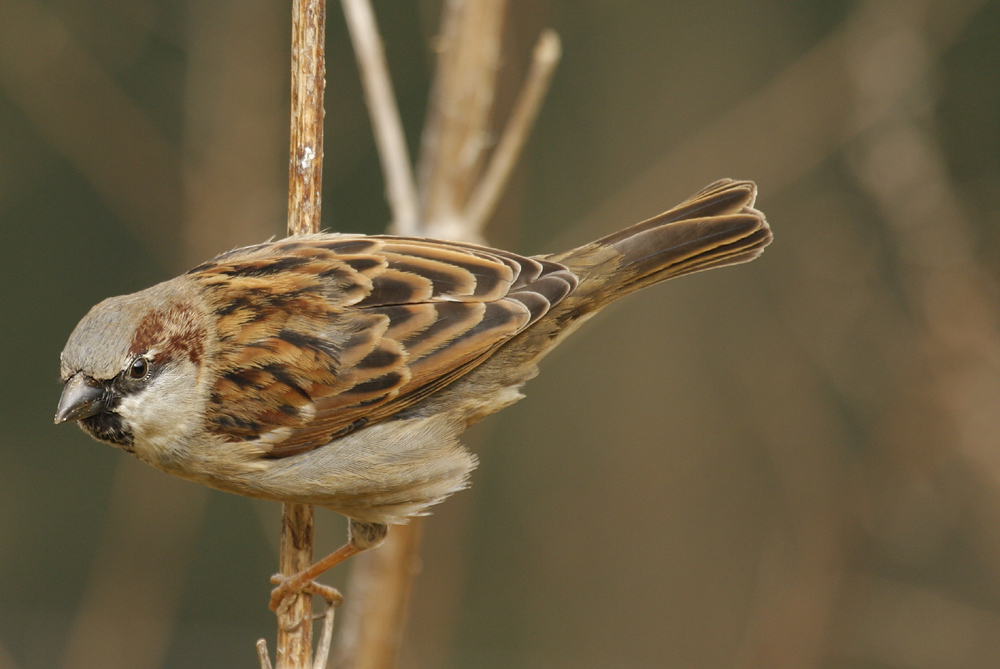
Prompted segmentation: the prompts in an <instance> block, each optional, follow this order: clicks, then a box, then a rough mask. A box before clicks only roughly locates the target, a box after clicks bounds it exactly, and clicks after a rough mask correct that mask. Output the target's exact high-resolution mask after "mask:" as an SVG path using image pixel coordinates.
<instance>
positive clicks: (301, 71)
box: [288, 0, 326, 235]
mask: <svg viewBox="0 0 1000 669" xmlns="http://www.w3.org/2000/svg"><path fill="white" fill-rule="evenodd" d="M325 30H326V0H295V1H294V3H293V5H292V137H291V146H290V150H289V154H288V159H289V165H288V234H290V235H305V234H310V233H313V232H319V229H320V224H319V216H320V209H321V206H322V195H321V188H322V182H323V113H324V112H323V89H324V88H325V87H326V58H325V52H324V46H323V40H324V34H325Z"/></svg>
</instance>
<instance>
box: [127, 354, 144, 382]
mask: <svg viewBox="0 0 1000 669" xmlns="http://www.w3.org/2000/svg"><path fill="white" fill-rule="evenodd" d="M148 373H149V361H148V360H147V359H146V357H145V356H142V355H140V356H139V357H138V358H136V359H135V360H133V361H132V364H131V365H130V366H129V368H128V375H129V378H132V379H144V378H146V374H148Z"/></svg>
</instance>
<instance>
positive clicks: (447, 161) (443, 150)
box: [417, 0, 507, 241]
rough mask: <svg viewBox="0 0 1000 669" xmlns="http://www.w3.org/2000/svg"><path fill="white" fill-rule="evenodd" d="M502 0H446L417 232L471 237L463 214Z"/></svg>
mask: <svg viewBox="0 0 1000 669" xmlns="http://www.w3.org/2000/svg"><path fill="white" fill-rule="evenodd" d="M506 9H507V2H506V0H480V1H478V2H468V1H465V0H448V3H447V4H446V6H445V16H444V19H443V26H444V27H443V30H442V34H441V38H440V44H439V47H438V49H439V54H438V68H437V74H436V77H435V80H434V87H433V90H432V91H431V102H430V113H429V119H428V121H427V127H426V129H425V130H424V134H423V137H422V139H421V155H420V164H419V167H418V170H417V179H418V186H419V189H420V197H421V206H422V214H423V216H422V221H423V224H424V226H425V227H424V229H423V230H422V231H421V234H423V235H425V236H428V237H438V238H442V239H460V240H464V241H476V240H477V239H478V237H477V236H476V234H475V232H474V231H473V230H471V229H470V227H469V226H468V225H467V224H466V222H465V221H463V220H461V214H462V213H463V212H464V210H465V207H466V203H467V202H468V200H469V195H470V193H472V191H473V188H474V185H475V183H476V181H477V180H478V178H479V172H480V168H481V166H482V161H483V155H484V152H485V149H486V148H487V147H488V146H489V145H490V143H491V138H490V132H489V122H490V113H491V112H492V110H493V100H494V97H495V92H496V91H495V88H496V87H495V80H496V72H497V69H498V67H499V65H500V46H501V36H502V34H503V26H504V15H505V13H506Z"/></svg>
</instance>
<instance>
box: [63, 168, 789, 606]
mask: <svg viewBox="0 0 1000 669" xmlns="http://www.w3.org/2000/svg"><path fill="white" fill-rule="evenodd" d="M755 195H756V191H755V187H754V185H753V184H752V183H750V182H738V181H730V180H723V181H719V182H716V183H714V184H712V185H711V186H709V187H708V188H706V189H705V190H703V191H701V192H700V193H698V194H697V195H695V196H693V197H692V198H691V199H689V200H688V201H686V202H685V203H683V204H682V205H680V206H678V207H676V208H675V209H672V210H671V211H668V212H666V213H665V214H661V215H660V216H657V217H655V218H652V219H650V220H648V221H645V222H643V223H639V224H637V225H634V226H632V227H630V228H627V229H625V230H623V231H621V232H617V233H615V234H612V235H609V236H607V237H604V238H603V239H600V240H598V241H596V242H592V243H590V244H587V245H585V246H582V247H580V248H576V249H573V250H571V251H567V252H565V253H559V254H553V255H547V256H536V257H533V258H528V257H524V256H519V255H516V254H513V253H508V252H505V251H498V250H495V249H488V248H483V247H479V246H475V245H471V244H461V243H455V242H443V241H434V240H425V239H411V238H401V237H390V236H360V235H336V234H319V235H309V236H303V237H293V238H288V239H284V240H280V241H276V242H269V243H265V244H260V245H257V246H250V247H246V248H242V249H236V250H234V251H230V252H228V253H224V254H222V255H220V256H218V257H216V258H214V259H212V260H210V261H208V262H206V263H204V264H202V265H199V266H198V267H196V268H194V269H192V270H191V271H189V272H187V273H186V274H184V275H182V276H179V277H177V278H175V279H172V280H171V281H168V282H165V283H162V284H159V285H157V286H154V287H152V288H149V289H147V290H144V291H141V292H139V293H135V294H133V295H127V296H123V297H117V298H111V299H108V300H105V301H104V302H102V303H100V304H99V305H97V306H96V307H94V308H93V309H92V310H91V311H90V313H89V314H87V316H86V317H85V318H84V319H83V320H82V321H81V322H80V324H79V325H78V326H77V328H76V329H75V330H74V332H73V334H72V335H71V336H70V339H69V342H68V343H67V345H66V348H65V350H64V351H63V354H62V379H63V382H64V384H65V387H64V390H63V395H62V398H61V400H60V403H59V410H58V412H57V414H56V421H57V422H62V421H66V420H76V421H79V423H80V425H81V427H83V429H84V430H86V431H87V432H89V433H90V434H91V435H93V436H94V437H96V438H98V439H101V440H104V441H107V442H109V443H112V444H115V445H118V446H120V447H122V448H124V449H125V450H127V451H129V452H132V453H134V454H135V455H136V456H137V457H139V458H141V459H143V460H144V461H146V462H148V463H150V464H152V465H154V466H156V467H159V468H160V469H163V470H164V471H167V472H169V473H172V474H175V475H178V476H181V477H183V478H187V479H191V480H194V481H198V482H201V483H204V484H206V485H210V486H212V487H215V488H219V489H221V490H226V491H230V492H235V493H238V494H243V495H249V496H252V497H261V498H265V499H273V500H280V501H290V502H303V503H311V504H318V505H321V506H325V507H327V508H330V509H333V510H335V511H338V512H340V513H343V514H344V515H346V516H347V517H348V518H349V519H350V520H351V523H350V528H351V532H350V540H349V543H348V545H347V546H345V548H344V549H342V550H341V551H338V553H337V554H334V556H331V558H332V559H331V560H328V561H326V562H324V563H322V564H319V565H318V566H317V569H314V570H310V571H309V572H308V573H305V572H304V573H303V574H300V575H297V576H296V577H294V578H292V579H289V580H288V581H286V582H285V583H284V584H283V586H282V587H281V588H279V589H277V591H276V595H275V598H274V600H273V602H272V603H273V604H274V605H277V603H278V601H279V600H280V596H281V595H282V594H284V593H286V592H288V591H291V590H295V589H298V588H301V587H302V586H303V585H304V584H306V583H307V582H308V581H310V580H311V579H312V578H314V577H315V576H316V574H317V573H319V571H322V569H323V568H325V567H327V566H331V564H333V563H336V562H338V561H340V560H341V559H343V558H345V557H347V556H349V555H351V554H353V553H355V552H357V551H358V550H363V549H365V548H368V547H371V546H373V545H376V544H377V543H379V542H380V541H381V540H382V538H383V537H384V535H385V531H386V527H387V526H388V525H390V524H393V523H400V522H405V521H406V519H407V518H409V517H411V516H413V515H417V514H421V513H425V512H426V510H427V508H428V507H430V506H431V505H433V504H436V503H437V502H440V501H441V500H443V499H444V498H445V497H447V496H448V495H449V494H450V493H452V492H454V491H456V490H458V489H460V488H462V487H464V486H465V485H466V479H467V477H468V475H469V473H470V472H471V471H472V469H473V468H474V467H475V464H476V461H475V458H474V456H472V455H471V454H470V453H468V451H466V450H465V449H464V448H463V447H462V446H461V445H460V444H459V443H458V436H459V435H460V434H461V432H462V431H463V430H465V428H466V427H468V426H469V425H471V424H472V423H474V422H476V421H478V420H480V419H481V418H483V417H485V416H487V415H489V414H490V413H493V412H495V411H498V410H499V409H502V408H504V407H506V406H508V405H510V404H512V403H513V402H515V401H517V400H518V399H520V398H521V394H520V391H519V388H520V386H521V385H522V384H523V383H524V382H525V381H527V380H528V379H530V378H531V377H533V376H534V375H535V374H536V373H537V369H536V363H537V362H538V360H539V359H541V358H542V357H543V356H544V355H545V354H546V353H547V352H548V351H549V350H551V349H552V347H554V346H555V345H556V344H558V342H559V341H561V340H562V339H563V338H564V337H565V336H566V335H568V334H569V333H570V332H572V331H573V330H574V329H575V328H576V327H578V326H579V325H580V324H581V323H582V322H583V321H584V320H586V318H588V317H589V316H591V315H593V314H594V313H596V312H597V311H598V310H599V309H601V308H602V307H604V306H605V305H607V304H608V303H609V302H611V301H613V300H615V299H617V298H619V297H621V296H623V295H625V294H628V293H630V292H633V291H635V290H638V289H640V288H643V287H645V286H648V285H651V284H653V283H657V282H659V281H663V280H665V279H669V278H672V277H675V276H680V275H683V274H688V273H691V272H695V271H699V270H703V269H709V268H712V267H720V266H724V265H730V264H735V263H739V262H745V261H748V260H751V259H753V258H755V257H756V256H757V255H759V254H760V252H761V251H762V249H763V248H764V247H765V246H767V244H768V243H770V241H771V232H770V229H769V228H768V226H767V223H766V222H765V220H764V217H763V215H762V214H761V213H760V212H758V211H756V210H755V209H753V201H754V198H755Z"/></svg>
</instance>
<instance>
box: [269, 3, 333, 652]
mask: <svg viewBox="0 0 1000 669" xmlns="http://www.w3.org/2000/svg"><path fill="white" fill-rule="evenodd" d="M325 32H326V2H325V0H294V2H293V3H292V95H291V97H292V110H291V142H290V146H289V165H288V233H289V234H290V235H296V234H300V235H301V234H309V233H315V232H319V229H320V212H321V207H322V196H321V188H322V179H323V115H324V112H323V92H324V88H325V87H326V79H325V76H326V61H325V47H324V41H325ZM312 553H313V509H312V507H311V506H308V505H304V504H282V505H281V548H280V560H279V569H280V571H281V573H282V574H286V575H290V574H295V573H297V572H299V571H301V570H303V569H305V568H307V567H309V565H310V563H311V562H312ZM321 652H324V651H321ZM311 656H312V595H311V594H309V593H306V592H303V593H300V594H298V595H295V596H294V601H293V602H292V603H291V604H290V605H289V606H288V608H287V609H286V610H285V612H284V613H283V614H281V615H279V616H278V648H277V666H278V669H307V668H308V667H309V666H310V665H311Z"/></svg>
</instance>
